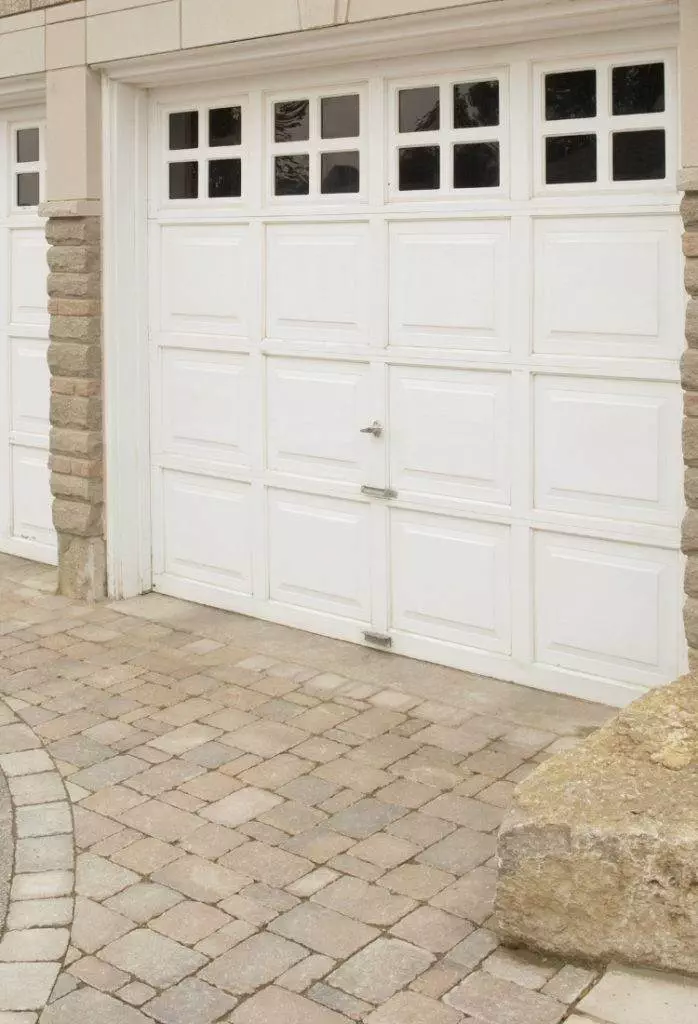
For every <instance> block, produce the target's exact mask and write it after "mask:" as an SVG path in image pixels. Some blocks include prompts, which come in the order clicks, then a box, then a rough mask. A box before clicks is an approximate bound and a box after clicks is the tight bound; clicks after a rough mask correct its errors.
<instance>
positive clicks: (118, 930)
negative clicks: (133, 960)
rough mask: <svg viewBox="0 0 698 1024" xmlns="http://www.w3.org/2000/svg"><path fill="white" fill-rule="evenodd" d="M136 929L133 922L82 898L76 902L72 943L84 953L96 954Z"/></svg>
mask: <svg viewBox="0 0 698 1024" xmlns="http://www.w3.org/2000/svg"><path fill="white" fill-rule="evenodd" d="M134 928H135V924H134V922H133V921H131V920H129V918H127V917H124V916H123V915H122V914H117V913H116V911H114V910H109V909H108V908H107V907H103V906H102V905H101V904H100V903H94V902H93V901H92V900H88V899H84V898H82V897H80V896H78V898H77V899H76V901H75V919H74V921H73V928H72V935H71V942H72V943H73V945H74V946H77V947H78V949H80V950H82V952H83V953H95V952H96V951H97V950H98V949H101V948H102V946H106V945H107V944H108V943H109V942H113V941H114V940H115V939H119V938H121V936H122V935H125V934H126V933H127V932H130V931H132V930H133V929H134Z"/></svg>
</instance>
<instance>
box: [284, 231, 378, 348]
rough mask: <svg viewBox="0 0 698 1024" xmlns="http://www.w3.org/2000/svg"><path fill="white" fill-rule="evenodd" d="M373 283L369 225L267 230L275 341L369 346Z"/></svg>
mask: <svg viewBox="0 0 698 1024" xmlns="http://www.w3.org/2000/svg"><path fill="white" fill-rule="evenodd" d="M371 282H372V271H371V252H370V233H369V225H368V224H363V223H348V224H343V223H335V224H319V223H316V224H273V225H270V226H269V227H268V228H267V266H266V304H267V327H266V334H267V336H268V337H269V338H273V339H281V340H288V341H301V342H342V343H350V344H353V345H365V344H367V343H368V341H369V309H370V290H371Z"/></svg>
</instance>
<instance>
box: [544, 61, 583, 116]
mask: <svg viewBox="0 0 698 1024" xmlns="http://www.w3.org/2000/svg"><path fill="white" fill-rule="evenodd" d="M545 117H546V120H547V121H563V120H567V119H568V118H573V117H596V72H595V71H562V72H560V73H556V74H554V75H546V76H545Z"/></svg>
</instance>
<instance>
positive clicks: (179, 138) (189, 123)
mask: <svg viewBox="0 0 698 1024" xmlns="http://www.w3.org/2000/svg"><path fill="white" fill-rule="evenodd" d="M198 145H199V114H198V112H197V111H196V110H185V111H183V112H182V113H177V114H170V149H196V148H197V146H198Z"/></svg>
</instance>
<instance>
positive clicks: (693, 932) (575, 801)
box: [496, 599, 698, 973]
mask: <svg viewBox="0 0 698 1024" xmlns="http://www.w3.org/2000/svg"><path fill="white" fill-rule="evenodd" d="M688 603H689V605H691V606H692V610H691V615H692V616H693V620H694V621H695V623H696V625H698V613H696V610H695V609H697V608H698V602H696V601H692V600H691V599H689V602H688ZM695 633H696V639H698V629H696V630H695ZM689 641H690V637H689ZM697 769H698V682H697V681H696V679H695V678H694V677H692V676H687V677H684V678H683V679H681V680H679V681H678V682H676V683H673V684H672V685H671V686H667V687H664V688H662V689H660V690H657V691H655V692H653V693H651V694H649V695H648V696H646V697H643V698H642V699H641V700H639V701H636V702H635V703H634V704H632V705H631V706H630V707H629V708H626V709H625V710H624V711H623V712H621V713H620V714H619V715H618V716H617V717H616V718H615V719H614V720H613V721H611V722H610V723H609V724H608V725H606V726H604V727H603V728H602V729H601V730H600V731H599V732H597V733H595V734H594V735H593V736H591V737H590V738H589V739H587V740H586V741H585V742H584V743H583V744H581V745H580V746H578V747H577V748H576V749H574V750H572V751H569V752H568V753H566V754H563V755H561V756H559V757H555V758H552V759H551V760H549V761H547V762H545V764H543V765H542V766H541V767H540V768H539V769H538V770H537V771H536V772H535V773H534V774H533V775H532V776H530V777H529V778H528V779H527V780H526V781H525V782H524V783H522V785H521V786H520V787H519V789H518V791H517V794H516V796H515V800H514V807H513V809H512V811H511V812H510V814H509V816H508V818H507V819H506V821H505V823H504V825H503V827H502V831H501V833H500V837H499V851H498V852H499V858H500V876H499V883H498V890H497V899H496V921H497V926H498V929H499V931H500V934H501V935H502V936H503V937H504V939H505V940H506V941H508V942H511V943H512V944H525V945H529V946H532V947H534V948H536V949H540V950H542V951H544V952H548V953H555V954H558V955H561V956H564V957H572V958H575V957H577V958H582V959H588V960H599V961H609V960H613V959H616V960H622V961H626V962H631V963H638V964H645V965H647V966H654V967H661V968H667V969H674V970H682V971H687V972H690V973H698V898H697V897H696V891H697V882H696V879H697V877H698V770H697Z"/></svg>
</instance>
